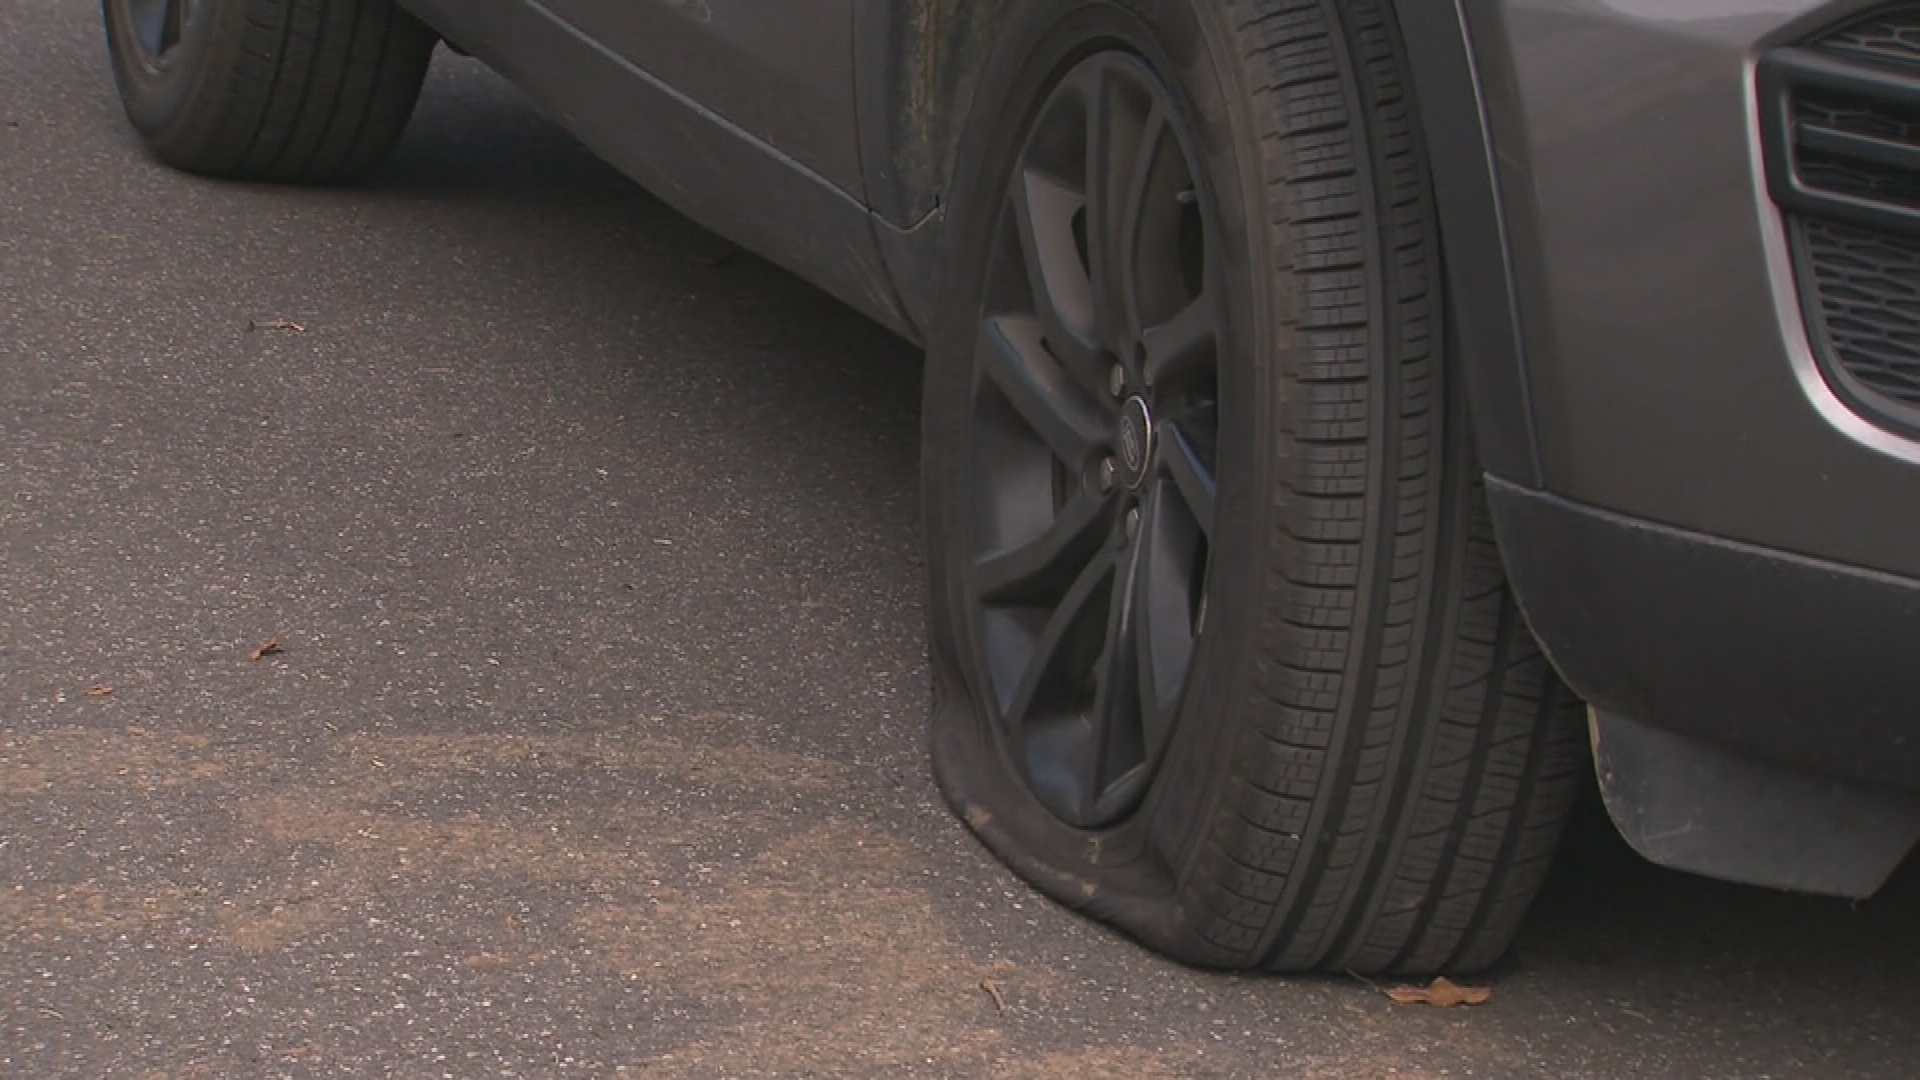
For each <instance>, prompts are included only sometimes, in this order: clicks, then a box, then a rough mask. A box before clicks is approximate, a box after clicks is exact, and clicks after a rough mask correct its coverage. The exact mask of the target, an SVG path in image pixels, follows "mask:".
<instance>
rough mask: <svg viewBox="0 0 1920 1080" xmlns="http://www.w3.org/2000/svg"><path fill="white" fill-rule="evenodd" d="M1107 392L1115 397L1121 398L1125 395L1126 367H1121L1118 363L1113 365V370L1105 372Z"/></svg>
mask: <svg viewBox="0 0 1920 1080" xmlns="http://www.w3.org/2000/svg"><path fill="white" fill-rule="evenodd" d="M1107 392H1108V393H1110V394H1112V395H1113V396H1114V397H1116V398H1122V397H1125V396H1127V369H1126V368H1123V367H1121V366H1120V365H1119V364H1115V365H1113V370H1112V371H1109V372H1107Z"/></svg>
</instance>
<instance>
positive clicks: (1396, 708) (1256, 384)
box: [924, 0, 1588, 973]
mask: <svg viewBox="0 0 1920 1080" xmlns="http://www.w3.org/2000/svg"><path fill="white" fill-rule="evenodd" d="M1006 26H1007V27H1008V29H1007V31H1006V32H1005V33H1004V34H1002V35H1001V37H1000V38H999V40H998V42H997V44H996V50H997V51H996V55H995V56H994V57H993V58H992V59H991V60H990V61H989V66H988V72H987V75H986V76H985V77H984V78H982V80H981V81H980V84H979V85H980V86H981V87H982V89H981V91H980V94H979V97H978V99H977V101H976V103H975V106H974V108H973V111H972V113H971V115H970V117H969V119H968V122H967V127H966V132H965V134H964V135H963V139H962V143H961V148H960V153H959V155H958V160H959V162H960V163H961V164H960V166H959V176H958V178H957V180H956V184H955V190H954V197H953V199H952V202H951V206H950V214H951V217H950V220H949V222H948V226H949V228H948V235H949V236H950V237H951V238H952V241H951V244H950V247H949V250H948V252H947V257H946V259H945V260H944V262H943V267H944V270H945V272H946V273H948V274H949V275H950V276H949V278H948V280H947V281H946V283H945V287H944V288H943V289H942V290H941V295H942V296H943V297H944V298H945V302H944V307H943V309H942V310H941V311H940V312H939V313H938V316H937V319H938V325H937V326H936V327H935V331H934V333H933V334H931V335H930V337H931V340H932V341H933V343H934V344H933V346H932V349H931V355H930V357H929V363H930V367H929V371H928V377H927V388H926V401H925V410H926V417H925V425H924V430H925V439H926V444H925V448H924V450H925V456H924V462H925V465H924V467H925V471H926V476H925V481H926V484H925V487H926V492H927V496H926V497H927V507H926V513H927V523H928V535H929V542H930V545H931V558H930V559H929V565H930V567H931V571H932V577H933V591H932V599H931V636H932V641H933V655H934V666H935V672H936V704H935V711H934V718H933V741H934V756H935V769H936V773H937V775H938V778H939V780H940V783H941V786H942V788H943V790H944V791H945V793H946V795H947V797H948V798H949V800H950V801H951V802H952V803H953V805H954V807H955V809H956V810H957V811H958V812H959V813H960V814H961V815H962V816H963V817H964V818H965V819H966V821H967V822H968V823H969V824H970V825H971V826H972V827H973V828H974V829H975V830H976V831H977V832H978V834H979V835H980V836H981V837H982V838H983V840H984V841H985V842H986V843H987V844H988V846H990V847H991V848H992V849H993V850H994V851H995V852H996V853H997V854H999V855H1000V856H1001V857H1003V858H1004V859H1006V860H1007V861H1008V862H1009V863H1010V864H1011V865H1012V866H1013V867H1014V868H1015V869H1016V870H1017V871H1019V872H1020V873H1021V874H1023V875H1024V876H1026V877H1027V878H1028V879H1030V880H1031V881H1033V882H1034V883H1035V884H1037V885H1038V886H1040V887H1041V888H1042V889H1044V890H1045V891H1047V892H1048V893H1050V894H1051V895H1053V896H1054V897H1056V898H1058V899H1059V900H1061V901H1063V902H1065V903H1067V904H1069V905H1072V906H1074V907H1077V908H1081V909H1083V910H1086V911H1088V912H1090V913H1092V914H1094V915H1096V916H1098V917H1100V918H1104V919H1108V920H1110V921H1112V922H1114V923H1116V924H1117V925H1119V926H1121V927H1122V928H1124V929H1125V930H1127V931H1129V932H1131V933H1132V934H1134V935H1136V936H1138V937H1139V938H1141V939H1142V940H1144V941H1146V942H1147V943H1149V944H1151V945H1153V946H1155V947H1157V948H1159V949H1161V950H1164V951H1165V952H1167V953H1169V954H1171V955H1173V956H1175V957H1177V958H1179V959H1182V960H1185V961H1189V962H1192V963H1196V964H1201V965H1207V966H1219V967H1233V968H1263V969H1268V970H1274V971H1306V970H1314V969H1325V970H1341V969H1350V970H1355V971H1361V972H1402V973H1415V972H1429V971H1437V970H1442V969H1445V970H1450V971H1462V970H1471V969H1475V968H1482V967H1485V966H1487V965H1489V964H1491V963H1493V962H1494V961H1495V960H1497V959H1498V958H1499V957H1500V956H1501V954H1502V953H1503V951H1504V950H1505V948H1506V946H1507V944H1508V942H1509V941H1510V939H1511V937H1512V935H1513V933H1514V931H1515V929H1516V927H1517V926H1518V924H1519V922H1520V920H1521V918H1522V916H1523V915H1524V913H1525V910H1526V908H1527V905H1528V903H1529V902H1530V900H1531V898H1532V896H1533V894H1534V892H1535V890H1536V889H1537V887H1538V885H1539V883H1540V880H1541V878H1542V875H1543V874H1544V872H1545V870H1546V868H1547V865H1548V862H1549V860H1550V857H1551V854H1552V851H1553V849H1554V846H1555V843H1556V841H1557V838H1558V835H1559V832H1560V830H1561V825H1562V822H1563V820H1564V818H1565V816H1566V813H1567V809H1568V805H1569V802H1570V799H1571V797H1572V794H1573V793H1574V791H1575V790H1576V788H1577V786H1578V782H1579V778H1580V776H1581V774H1582V771H1583V770H1584V769H1586V768H1587V767H1588V766H1587V765H1586V761H1587V757H1586V751H1585V747H1584V743H1583V739H1582V726H1581V724H1580V713H1579V706H1578V704H1577V702H1575V701H1574V700H1573V699H1572V698H1571V697H1570V695H1569V694H1568V693H1567V691H1566V690H1565V689H1564V688H1563V687H1562V686H1561V685H1560V683H1559V682H1558V680H1557V679H1556V678H1555V677H1554V676H1553V674H1552V673H1551V671H1550V670H1549V668H1548V666H1547V665H1546V663H1545V662H1544V661H1543V659H1542V658H1541V656H1540V653H1539V651H1538V649H1537V648H1536V646H1535V645H1534V643H1533V641H1532V638H1531V637H1530V635H1529V633H1528V631H1527V629H1526V627H1525V625H1524V624H1523V623H1522V621H1521V619H1520V617H1519V615H1518V614H1517V612H1516V611H1515V609H1514V606H1513V604H1512V602H1511V601H1510V599H1509V598H1508V596H1507V592H1506V588H1505V584H1504V581H1503V578H1502V575H1501V567H1500V561H1499V557H1498V553H1497V552H1496V550H1495V547H1494V541H1493V536H1492V532H1491V528H1490V526H1489V523H1488V519H1487V515H1486V510H1485V506H1484V501H1483V498H1482V494H1481V491H1480V490H1479V486H1478V480H1477V477H1478V469H1477V466H1476V464H1475V462H1474V459H1473V454H1472V448H1471V444H1470V438H1469V432H1468V425H1467V423H1466V422H1465V417H1464V416H1462V415H1461V412H1460V408H1459V406H1458V404H1457V399H1456V397H1455V395H1453V394H1451V393H1450V392H1449V389H1448V383H1447V378H1446V376H1447V371H1446V364H1445V358H1444V342H1445V333H1444V327H1443V323H1442V315H1443V312H1444V303H1443V297H1442V293H1441V277H1440V266H1439V261H1438V256H1439V250H1438V243H1437V238H1436V233H1435V227H1434V224H1433V220H1432V213H1431V209H1430V206H1429V193H1428V182H1427V177H1426V171H1425V165H1424V161H1423V158H1422V149H1421V146H1420V142H1419V137H1418V130H1419V129H1418V124H1417V122H1416V117H1415V116H1414V113H1413V102H1412V101H1411V100H1410V98H1409V92H1408V87H1407V85H1406V83H1405V81H1404V76H1403V65H1402V59H1401V53H1400V49H1399V43H1398V40H1397V37H1396V34H1397V30H1396V28H1395V26H1394V24H1393V21H1392V19H1391V17H1390V15H1389V13H1388V12H1387V11H1386V9H1385V7H1384V5H1382V4H1378V3H1373V2H1370V0H1346V2H1341V3H1331V2H1328V3H1322V4H1313V3H1300V2H1293V3H1279V2H1240V3H1224V4H1210V3H1192V4H1147V3H1125V2H1118V0H1106V2H1091V3H1074V4H1069V3H1059V2H1051V3H1041V2H1036V3H1028V4H1025V5H1022V8H1021V10H1020V11H1019V12H1017V13H1016V15H1015V17H1014V18H1011V19H1009V20H1008V21H1007V23H1006Z"/></svg>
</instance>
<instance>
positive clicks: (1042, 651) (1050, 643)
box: [1005, 555, 1115, 731]
mask: <svg viewBox="0 0 1920 1080" xmlns="http://www.w3.org/2000/svg"><path fill="white" fill-rule="evenodd" d="M1114 570H1115V560H1114V558H1113V557H1112V556H1111V555H1106V556H1102V557H1100V558H1096V559H1094V560H1093V561H1092V562H1089V563H1088V564H1087V565H1086V567H1085V568H1084V569H1082V570H1081V571H1080V576H1079V577H1077V578H1075V579H1074V582H1073V585H1072V586H1071V587H1070V588H1068V589H1067V592H1066V595H1065V596H1063V597H1061V599H1060V604H1059V606H1058V607H1056V608H1054V609H1053V613H1052V614H1050V615H1048V616H1047V621H1046V623H1045V624H1044V625H1043V626H1042V627H1041V628H1040V634H1039V636H1038V637H1037V638H1035V639H1034V643H1033V654H1032V657H1031V659H1029V660H1028V661H1027V668H1026V671H1024V672H1022V673H1021V675H1020V682H1019V685H1018V686H1016V687H1015V688H1014V692H1013V696H1012V698H1011V699H1010V700H1009V701H1008V703H1007V710H1006V717H1005V719H1006V724H1007V727H1008V728H1009V729H1011V730H1014V731H1018V730H1019V729H1021V728H1023V727H1025V726H1026V725H1027V724H1028V722H1029V721H1031V720H1033V719H1034V715H1033V713H1034V705H1035V704H1036V703H1037V702H1038V701H1039V700H1041V697H1042V694H1043V692H1044V691H1045V690H1046V689H1047V687H1048V685H1049V683H1050V682H1051V681H1054V680H1058V679H1060V678H1062V677H1063V676H1064V675H1066V674H1068V673H1066V672H1062V671H1061V670H1059V669H1060V667H1061V665H1062V663H1064V662H1065V660H1066V659H1067V658H1068V657H1069V656H1070V655H1071V654H1072V652H1073V649H1072V645H1073V640H1074V635H1075V632H1076V631H1079V630H1081V629H1082V625H1081V624H1082V623H1083V622H1084V619H1085V616H1086V615H1087V614H1088V613H1089V612H1088V608H1089V605H1091V604H1092V603H1093V602H1094V601H1095V600H1098V599H1099V598H1100V596H1101V594H1102V590H1103V589H1105V588H1106V586H1107V582H1108V580H1109V579H1110V578H1112V576H1113V573H1114Z"/></svg>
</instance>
